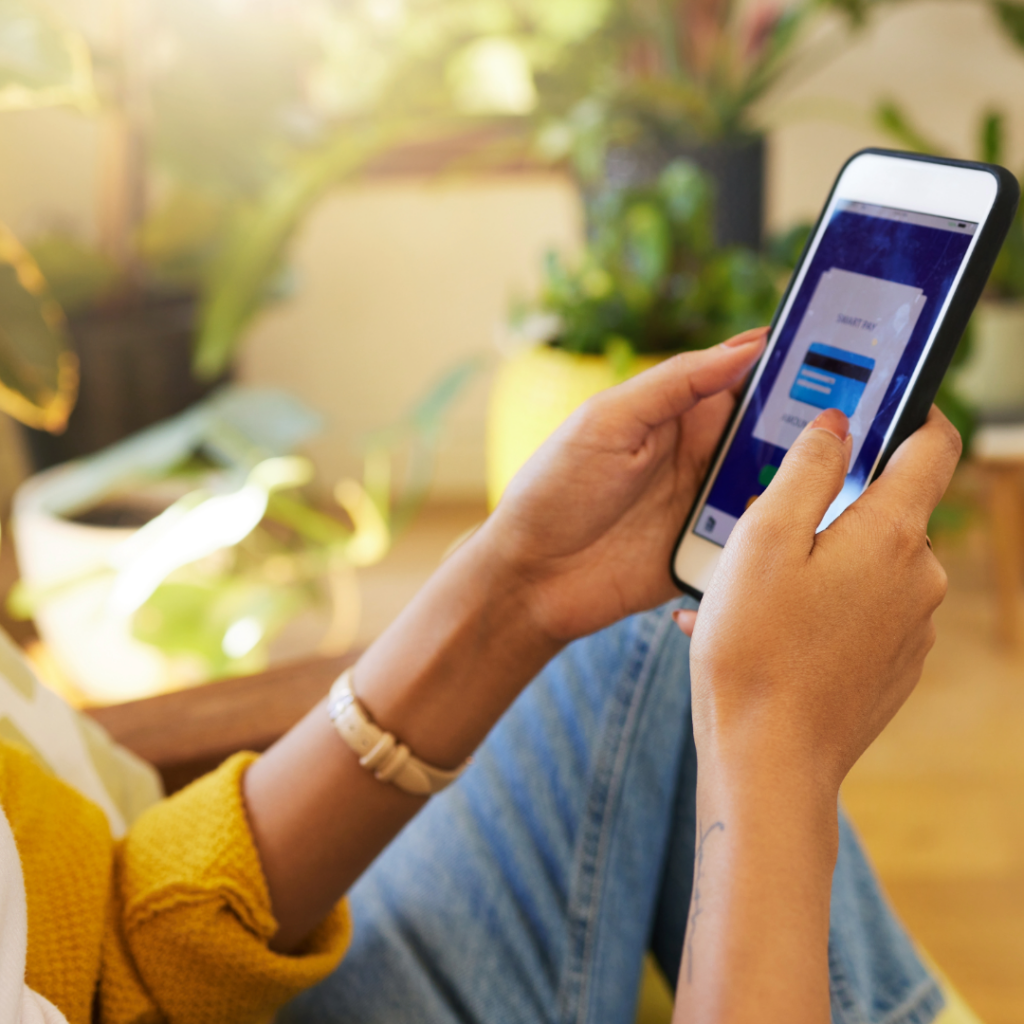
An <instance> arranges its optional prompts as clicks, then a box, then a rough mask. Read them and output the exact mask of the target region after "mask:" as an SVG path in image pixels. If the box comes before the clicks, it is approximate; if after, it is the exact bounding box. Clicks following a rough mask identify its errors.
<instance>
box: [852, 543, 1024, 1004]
mask: <svg viewBox="0 0 1024 1024" xmlns="http://www.w3.org/2000/svg"><path fill="white" fill-rule="evenodd" d="M985 541H986V538H985V534H984V532H983V530H982V528H981V527H976V528H975V529H974V530H972V531H970V532H968V533H967V534H966V535H964V536H961V537H959V538H957V539H955V540H950V539H947V540H945V541H943V542H941V543H939V544H937V550H938V552H939V556H940V558H941V559H942V561H943V564H944V565H945V567H946V570H947V572H948V573H949V577H950V591H949V595H948V597H947V598H946V601H945V603H944V605H943V606H942V608H940V609H939V612H938V614H937V616H936V622H937V626H938V640H937V642H936V645H935V648H934V650H933V651H932V653H931V655H930V656H929V658H928V662H927V664H926V667H925V672H924V676H923V677H922V679H921V683H920V685H919V686H918V688H917V690H916V692H915V693H914V695H913V696H912V697H911V699H910V700H909V701H908V702H907V704H906V705H905V707H904V708H903V709H902V710H901V711H900V713H899V714H898V715H897V716H896V718H895V719H894V720H893V722H892V723H891V724H890V726H889V728H888V729H887V730H886V731H885V732H884V733H883V734H882V735H881V736H880V737H879V739H878V740H877V741H876V742H875V744H874V745H873V746H872V748H871V749H870V750H869V751H868V752H867V753H866V754H865V755H864V757H863V758H862V759H861V761H860V763H859V764H858V765H857V766H856V767H855V769H854V771H853V772H852V774H851V775H850V777H849V779H848V780H847V783H846V786H845V787H844V800H845V804H846V807H847V810H848V811H849V813H850V815H851V817H852V818H853V819H854V821H855V823H856V825H857V827H858V829H859V830H860V833H861V837H862V838H863V840H864V842H865V845H866V846H867V848H868V850H869V851H870V854H871V857H872V860H873V861H874V864H875V866H876V868H877V870H878V873H879V875H880V876H881V878H882V880H883V882H884V885H885V887H886V889H887V890H888V892H889V895H890V897H891V898H892V901H893V903H894V904H895V906H896V908H897V910H898V911H899V913H900V915H901V916H902V918H903V920H904V921H905V922H906V923H907V925H908V926H909V928H910V930H911V932H912V934H913V935H914V936H915V937H916V939H917V940H918V942H920V943H921V945H922V946H923V947H924V948H925V950H926V951H927V952H928V954H929V955H930V956H931V957H932V959H933V960H934V961H935V962H936V963H937V964H938V965H939V966H940V967H941V969H942V970H943V971H945V973H946V974H947V976H948V977H949V978H950V980H951V981H952V982H953V983H954V985H955V986H956V987H957V988H958V989H959V990H960V991H961V994H962V995H963V996H964V997H965V999H966V1001H967V1002H968V1003H969V1004H970V1005H971V1007H972V1008H973V1009H974V1010H975V1012H976V1013H977V1014H978V1015H979V1016H980V1017H981V1019H982V1020H983V1021H985V1022H986V1024H1021V1022H1024V652H1019V651H1018V652H1016V653H1012V652H1008V651H1005V650H1000V649H999V647H998V646H997V645H996V643H995V641H994V630H995V625H994V618H995V617H994V613H993V606H992V599H991V586H990V580H989V562H988V559H989V555H988V551H987V547H986V542H985Z"/></svg>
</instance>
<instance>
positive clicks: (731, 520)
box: [671, 149, 1020, 598]
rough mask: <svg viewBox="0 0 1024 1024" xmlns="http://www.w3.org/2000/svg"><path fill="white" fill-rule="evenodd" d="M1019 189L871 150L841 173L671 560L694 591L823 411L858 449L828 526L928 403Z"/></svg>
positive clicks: (982, 175) (981, 169) (993, 170)
mask: <svg viewBox="0 0 1024 1024" xmlns="http://www.w3.org/2000/svg"><path fill="white" fill-rule="evenodd" d="M1019 194H1020V190H1019V188H1018V185H1017V181H1016V179H1015V178H1014V177H1013V175H1012V174H1010V172H1009V171H1007V170H1005V169H1004V168H1002V167H996V166H994V165H990V164H980V163H967V162H964V161H958V160H942V159H938V158H935V157H926V156H919V155H917V154H911V153H898V152H893V151H890V150H882V149H866V150H862V151H861V152H859V153H856V154H855V155H854V156H852V157H851V158H850V159H849V160H848V161H847V163H846V165H845V166H844V167H843V169H842V170H841V171H840V173H839V177H838V178H837V179H836V182H835V184H834V185H833V187H832V192H831V194H830V195H829V198H828V201H827V202H826V204H825V208H824V210H823V211H822V213H821V216H820V217H819V219H818V223H817V224H816V225H815V228H814V230H813V231H812V232H811V235H810V238H809V239H808V242H807V246H806V248H805V249H804V252H803V255H802V256H801V258H800V263H799V265H798V266H797V268H796V270H795V271H794V273H793V276H792V278H791V279H790V283H789V287H788V288H787V289H786V294H785V295H784V296H783V298H782V302H781V304H780V305H779V308H778V310H777V312H776V314H775V319H774V320H773V321H772V326H771V331H770V333H769V335H768V344H767V347H766V348H765V351H764V354H763V355H762V357H761V359H760V361H759V362H758V364H757V366H756V367H755V368H754V372H753V373H752V374H751V377H750V380H749V382H748V384H747V387H746V389H745V391H744V393H743V395H742V397H741V398H740V400H739V401H738V403H737V406H736V410H735V412H734V414H733V416H732V419H731V420H730V422H729V425H728V427H727V428H726V430H725V433H724V434H723V436H722V440H721V442H720V444H719V447H718V451H717V452H716V453H715V456H714V458H713V459H712V462H711V469H710V472H709V473H708V475H707V478H706V479H705V480H704V483H703V484H702V486H701V489H700V491H699V493H698V497H697V501H696V502H695V504H694V506H693V509H692V510H691V512H690V515H689V518H688V519H687V521H686V525H685V526H684V527H683V531H682V533H681V534H680V537H679V541H678V543H677V544H676V548H675V552H674V555H673V558H672V565H671V571H672V576H673V578H674V579H675V581H676V584H677V585H678V586H679V587H681V588H682V589H683V590H684V591H685V592H687V593H689V594H692V595H693V596H694V597H697V598H700V597H702V596H703V593H704V591H705V590H706V589H707V586H708V583H709V582H710V580H711V577H712V574H713V573H714V571H715V566H716V565H717V564H718V559H719V556H720V555H721V553H722V550H723V548H724V546H725V543H726V541H728V539H729V535H730V534H731V533H732V530H733V527H734V526H735V525H736V523H737V521H738V520H739V518H740V516H742V515H743V513H744V512H745V511H746V510H747V509H748V508H749V507H750V506H751V505H752V504H753V503H754V502H755V501H756V500H757V499H758V497H759V496H760V495H761V494H762V493H763V492H764V490H765V488H766V487H767V486H768V484H769V483H770V482H771V479H772V477H773V476H774V475H775V472H776V470H777V469H778V468H779V465H780V464H781V462H782V458H783V456H784V455H785V454H786V452H787V451H788V449H789V447H790V445H791V444H792V443H793V442H794V441H795V440H796V438H797V436H798V435H799V434H800V431H801V430H803V428H804V427H805V426H806V425H807V424H808V423H809V422H810V421H811V420H813V419H814V418H815V417H816V416H817V415H818V413H820V412H821V411H822V410H823V409H829V408H836V409H841V410H842V411H843V412H844V413H845V414H846V415H847V416H848V417H849V420H850V433H851V434H852V436H853V453H852V456H851V459H850V471H849V474H848V476H847V477H846V482H845V484H844V486H843V489H842V491H841V493H840V494H839V497H838V498H836V500H835V502H833V504H832V506H831V508H829V510H828V512H827V513H826V515H825V518H824V519H823V520H822V523H821V526H820V527H819V529H824V528H825V527H826V526H828V524H829V523H831V522H832V521H833V520H834V519H836V517H837V516H839V515H840V514H841V513H842V512H843V510H844V509H846V508H847V507H848V506H849V505H851V504H852V503H853V502H854V501H855V500H856V499H857V498H858V497H859V496H860V495H861V494H862V493H863V492H864V490H865V488H866V487H867V486H868V484H869V483H870V482H871V481H872V480H873V479H874V478H875V477H876V476H878V474H879V473H881V471H882V469H883V468H884V466H885V464H886V462H887V460H888V458H889V456H890V455H891V453H892V452H893V451H895V449H896V448H897V447H898V446H899V445H900V444H901V443H902V442H903V441H904V440H905V439H906V438H907V437H908V436H909V435H910V434H911V433H913V431H915V430H916V429H917V428H918V427H919V426H920V425H921V424H922V423H923V422H924V421H925V418H926V417H927V415H928V410H929V408H930V406H931V403H932V401H933V399H934V398H935V393H936V392H937V391H938V389H939V384H940V382H941V381H942V377H943V374H944V373H945V372H946V369H947V367H948V366H949V362H950V360H951V359H952V357H953V353H954V351H955V349H956V346H957V343H958V342H959V340H960V336H961V335H962V334H963V331H964V328H965V327H966V326H967V321H968V319H969V318H970V315H971V312H972V310H973V309H974V306H975V303H977V301H978V298H979V297H980V295H981V291H982V289H983V288H984V286H985V282H986V281H987V279H988V275H989V272H990V271H991V270H992V265H993V263H995V259H996V256H997V255H998V253H999V250H1000V248H1001V247H1002V244H1003V241H1004V239H1005V238H1006V234H1007V232H1008V230H1009V228H1010V225H1011V223H1012V222H1013V217H1014V214H1015V213H1016V209H1017V201H1018V198H1019Z"/></svg>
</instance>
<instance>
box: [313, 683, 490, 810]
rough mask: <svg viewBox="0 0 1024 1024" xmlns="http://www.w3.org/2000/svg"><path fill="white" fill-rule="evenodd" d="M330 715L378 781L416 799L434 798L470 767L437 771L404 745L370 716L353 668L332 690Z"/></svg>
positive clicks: (462, 766)
mask: <svg viewBox="0 0 1024 1024" xmlns="http://www.w3.org/2000/svg"><path fill="white" fill-rule="evenodd" d="M327 713H328V714H329V715H330V716H331V722H333V723H334V728H335V729H337V731H338V735H339V736H340V737H341V738H342V739H343V740H344V741H345V743H346V745H347V746H348V747H349V748H350V749H351V750H352V751H353V752H354V753H355V755H356V756H357V757H358V758H359V763H360V764H361V765H362V766H363V767H364V768H365V769H367V771H371V772H373V775H374V778H376V779H379V780H380V781H381V782H390V783H391V785H392V786H397V787H398V788H399V789H401V790H403V791H404V792H406V793H412V794H413V795H414V796H433V795H434V794H435V793H440V792H441V790H442V789H444V788H445V786H450V785H451V784H452V783H453V782H454V781H455V780H456V779H457V778H458V777H459V776H460V775H461V774H462V773H463V772H464V771H465V770H466V768H467V766H468V765H469V763H470V760H472V759H471V758H470V759H468V760H466V761H465V762H464V763H463V764H461V765H459V767H458V768H455V769H454V770H452V771H445V770H444V769H443V768H435V767H434V766H433V765H429V764H427V763H426V762H425V761H421V760H420V759H419V758H418V757H415V756H413V753H412V751H411V750H409V748H408V747H407V746H406V745H405V744H404V743H399V742H398V740H396V739H395V737H394V736H393V735H392V734H391V733H389V732H385V731H384V730H383V729H382V728H381V727H380V726H379V725H377V724H376V722H374V720H373V719H372V718H371V717H370V716H369V714H368V713H367V711H366V708H364V707H363V705H362V704H360V703H359V698H358V697H356V695H355V694H354V693H353V692H352V669H346V670H345V671H344V672H342V674H341V676H340V677H339V678H338V680H337V682H335V684H334V685H333V686H332V687H331V694H330V696H329V697H328V698H327Z"/></svg>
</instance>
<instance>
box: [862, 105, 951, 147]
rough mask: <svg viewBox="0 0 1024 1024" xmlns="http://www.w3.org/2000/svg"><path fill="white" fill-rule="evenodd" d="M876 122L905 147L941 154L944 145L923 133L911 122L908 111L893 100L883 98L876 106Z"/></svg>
mask: <svg viewBox="0 0 1024 1024" xmlns="http://www.w3.org/2000/svg"><path fill="white" fill-rule="evenodd" d="M875 123H876V124H877V125H878V127H879V128H881V129H882V131H884V132H885V133H886V134H887V135H890V136H892V138H893V139H895V140H896V141H897V142H898V143H899V144H900V145H901V146H903V148H904V149H909V150H911V151H912V152H915V153H931V154H934V155H939V154H941V153H942V147H941V146H939V145H938V144H936V143H935V142H934V141H933V140H931V139H928V138H926V137H925V136H924V135H922V134H921V133H920V132H919V131H918V130H917V129H916V128H915V127H914V126H913V125H912V124H911V122H910V119H909V118H908V117H907V115H906V113H905V112H904V111H903V110H902V109H901V108H900V107H899V106H897V105H896V103H895V102H894V101H893V100H883V101H882V102H881V103H879V105H878V106H877V107H876V108H875Z"/></svg>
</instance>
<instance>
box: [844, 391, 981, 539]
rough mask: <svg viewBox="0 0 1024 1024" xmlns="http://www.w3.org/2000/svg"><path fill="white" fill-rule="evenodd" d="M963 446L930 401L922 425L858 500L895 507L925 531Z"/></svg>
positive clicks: (884, 506)
mask: <svg viewBox="0 0 1024 1024" xmlns="http://www.w3.org/2000/svg"><path fill="white" fill-rule="evenodd" d="M962 450H963V442H962V441H961V440H960V435H959V434H958V433H957V431H956V428H955V427H954V426H953V424H952V423H950V422H949V420H948V419H946V417H945V416H944V415H943V414H942V412H940V411H939V409H938V408H937V407H936V406H934V405H933V406H932V408H931V411H930V412H929V413H928V419H927V420H926V421H925V423H924V426H922V427H920V428H919V429H918V430H915V431H914V433H913V434H911V435H910V437H908V438H907V439H906V441H904V442H903V444H901V445H900V446H899V448H897V449H896V451H895V452H894V453H893V456H892V458H891V459H890V460H889V463H888V465H887V466H886V467H885V469H884V470H883V471H882V475H881V476H880V477H879V478H878V479H877V480H876V481H875V482H874V483H873V484H872V485H871V486H870V487H869V488H868V489H867V491H865V493H864V496H863V497H862V498H861V499H860V500H861V501H864V502H867V503H868V505H870V506H873V507H875V508H879V509H881V508H887V509H898V510H900V512H901V513H902V514H905V515H909V516H910V517H912V518H913V519H914V520H916V521H917V522H919V524H920V527H921V531H922V532H924V531H925V530H927V528H928V520H929V519H931V515H932V512H934V511H935V506H936V505H938V503H939V501H940V500H941V499H942V496H943V494H945V493H946V488H947V487H948V486H949V481H950V480H951V479H952V477H953V470H955V469H956V464H957V462H959V461H960V453H961V451H962Z"/></svg>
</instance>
